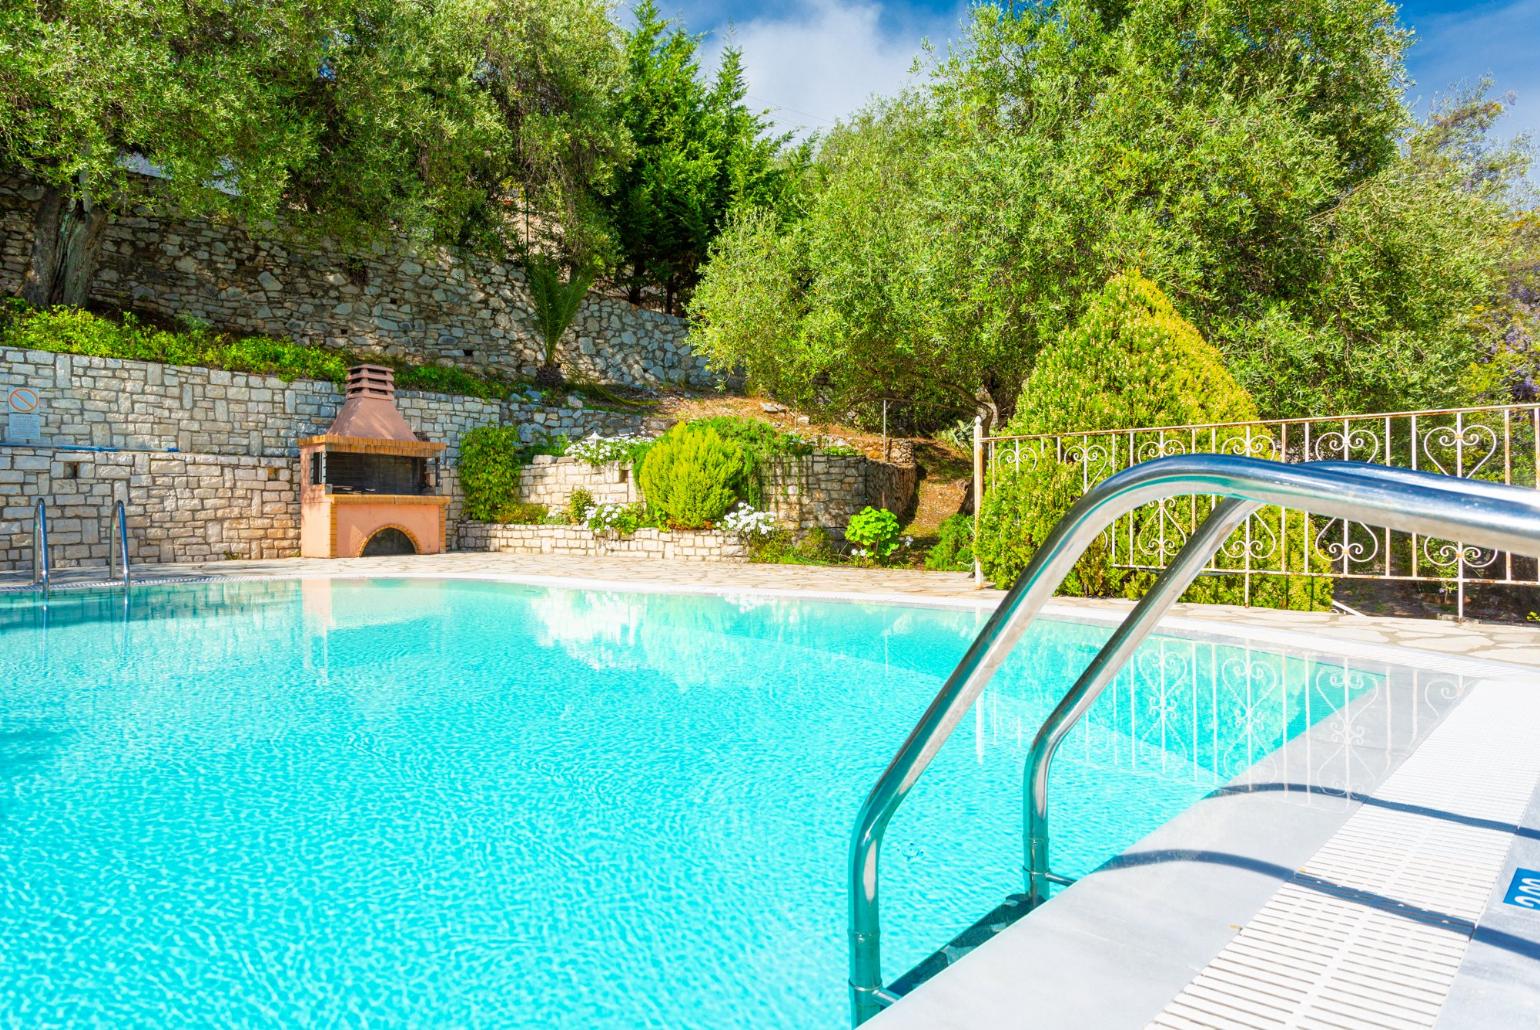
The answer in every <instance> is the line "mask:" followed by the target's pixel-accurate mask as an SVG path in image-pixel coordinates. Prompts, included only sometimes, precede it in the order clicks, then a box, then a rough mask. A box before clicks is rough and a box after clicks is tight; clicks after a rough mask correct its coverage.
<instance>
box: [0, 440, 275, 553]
mask: <svg viewBox="0 0 1540 1030" xmlns="http://www.w3.org/2000/svg"><path fill="white" fill-rule="evenodd" d="M0 493H3V495H4V498H5V502H4V506H3V507H0V569H7V570H15V569H30V568H31V567H32V527H33V509H32V505H33V504H34V503H35V501H36V499H37V498H39V497H43V498H45V499H46V500H47V501H48V531H49V554H50V558H51V560H52V562H53V564H54V565H55V566H56V567H62V566H69V565H105V564H106V563H107V558H108V555H109V553H110V552H109V547H110V546H111V543H110V542H111V540H112V536H111V533H112V531H113V530H112V511H113V502H114V501H117V500H123V501H124V502H125V506H126V513H127V515H128V528H129V533H128V536H129V551H128V553H129V558H130V560H131V561H134V562H187V561H212V560H218V559H222V558H231V557H233V558H287V557H290V556H292V555H296V554H298V553H299V494H298V489H297V487H296V486H295V483H294V463H293V461H292V460H290V459H288V458H264V457H244V456H231V455H214V454H167V453H156V452H147V451H115V452H106V453H97V452H91V451H59V450H54V449H52V448H35V447H0Z"/></svg>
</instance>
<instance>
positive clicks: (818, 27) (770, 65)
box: [703, 0, 958, 134]
mask: <svg viewBox="0 0 1540 1030" xmlns="http://www.w3.org/2000/svg"><path fill="white" fill-rule="evenodd" d="M957 28H958V15H957V14H947V15H943V16H936V17H930V18H923V17H922V18H913V17H911V18H906V19H902V20H895V19H894V18H893V17H892V16H891V15H890V14H889V13H888V12H886V11H884V10H883V8H882V5H881V4H879V3H865V2H843V0H800V2H798V3H794V4H791V5H788V7H787V9H786V10H785V12H784V13H779V14H776V15H773V16H763V15H762V16H759V17H756V18H753V19H751V20H749V21H743V22H737V23H734V24H731V25H727V26H721V27H718V28H717V29H716V30H715V31H714V32H712V34H711V36H710V38H709V39H708V40H707V41H706V44H705V48H704V50H705V53H704V54H703V57H704V61H703V63H704V64H705V65H706V67H708V68H715V67H716V64H717V60H718V57H719V56H720V54H721V51H722V48H723V47H724V46H726V45H729V44H731V45H733V46H736V47H738V49H739V50H741V51H742V52H743V64H744V72H745V75H746V77H747V79H748V83H749V105H750V106H751V107H755V108H768V109H769V111H770V115H771V117H772V118H774V119H775V122H776V125H777V126H778V127H779V128H781V129H782V130H785V131H796V132H798V133H799V134H804V133H806V132H810V131H818V130H822V129H827V128H829V127H830V126H832V125H833V124H834V123H835V122H836V121H838V120H839V119H841V118H844V117H846V116H848V115H850V114H851V113H853V112H854V111H856V110H857V109H859V108H860V107H861V106H862V105H864V104H865V103H866V102H867V101H868V100H869V99H871V98H872V97H873V96H874V95H879V94H881V95H888V94H892V93H895V92H897V91H898V90H899V89H900V88H902V87H903V86H904V85H906V84H909V83H911V82H913V81H914V80H913V78H912V77H911V75H910V69H911V67H912V66H913V64H914V61H915V58H916V57H918V56H919V55H920V50H921V42H922V40H923V39H925V38H926V37H929V38H930V39H932V40H933V41H935V42H936V43H937V45H938V46H944V44H945V41H946V39H947V38H948V37H950V36H953V35H955V34H956V31H957Z"/></svg>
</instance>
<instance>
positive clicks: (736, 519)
mask: <svg viewBox="0 0 1540 1030" xmlns="http://www.w3.org/2000/svg"><path fill="white" fill-rule="evenodd" d="M722 527H723V528H724V529H726V530H727V531H728V532H730V533H737V534H738V535H739V536H769V535H770V534H771V533H774V532H775V516H774V515H772V514H770V513H769V512H768V511H755V510H754V509H753V508H752V507H750V506H749V505H748V504H744V503H742V502H740V503H739V504H738V506H737V507H736V508H734V509H733V510H732V511H730V512H728V513H727V514H726V515H725V516H723V518H722Z"/></svg>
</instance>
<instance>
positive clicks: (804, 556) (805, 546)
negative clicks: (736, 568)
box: [748, 526, 839, 565]
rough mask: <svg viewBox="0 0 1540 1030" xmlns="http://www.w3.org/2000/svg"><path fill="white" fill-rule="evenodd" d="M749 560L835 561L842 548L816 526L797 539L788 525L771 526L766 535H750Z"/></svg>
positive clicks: (777, 562) (773, 562) (789, 562)
mask: <svg viewBox="0 0 1540 1030" xmlns="http://www.w3.org/2000/svg"><path fill="white" fill-rule="evenodd" d="M748 543H749V561H751V562H756V563H759V564H768V565H833V564H835V563H836V562H838V561H839V552H838V551H836V550H835V548H834V543H833V541H831V540H830V539H829V534H827V533H825V532H824V531H823V530H822V529H820V528H819V527H817V526H814V527H813V528H812V529H811V530H809V531H808V533H807V535H806V536H804V537H803V538H802V539H801V540H798V539H797V537H796V534H794V533H793V532H792V531H791V530H789V529H776V530H772V531H771V532H770V533H768V534H767V535H765V536H755V537H750V538H749V540H748Z"/></svg>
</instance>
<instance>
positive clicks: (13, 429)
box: [5, 386, 43, 443]
mask: <svg viewBox="0 0 1540 1030" xmlns="http://www.w3.org/2000/svg"><path fill="white" fill-rule="evenodd" d="M42 403H43V398H42V397H41V396H39V394H38V392H37V391H36V390H34V389H33V388H32V387H30V386H13V387H11V390H10V392H9V393H7V394H6V396H5V406H6V416H5V438H6V439H7V440H13V441H16V442H18V443H21V442H25V441H29V440H41V439H42V438H43V419H42V417H41V416H40V415H39V414H38V410H37V409H38V408H39V407H41V406H42Z"/></svg>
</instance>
